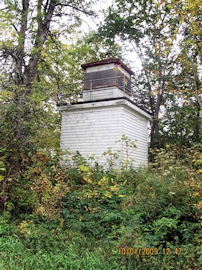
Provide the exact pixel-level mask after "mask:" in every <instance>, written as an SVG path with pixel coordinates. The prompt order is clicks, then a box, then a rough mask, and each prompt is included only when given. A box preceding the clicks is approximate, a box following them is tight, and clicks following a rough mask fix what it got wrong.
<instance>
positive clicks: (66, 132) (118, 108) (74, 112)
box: [61, 100, 149, 168]
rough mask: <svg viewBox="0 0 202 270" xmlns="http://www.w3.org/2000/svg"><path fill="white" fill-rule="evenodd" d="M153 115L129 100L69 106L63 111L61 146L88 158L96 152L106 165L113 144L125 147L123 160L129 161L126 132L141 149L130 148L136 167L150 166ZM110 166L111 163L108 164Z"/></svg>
mask: <svg viewBox="0 0 202 270" xmlns="http://www.w3.org/2000/svg"><path fill="white" fill-rule="evenodd" d="M148 119H149V117H148V116H147V115H145V113H144V112H142V113H141V111H139V109H137V108H136V107H135V106H134V105H132V103H131V102H129V101H125V100H122V101H120V100H119V101H117V100H114V101H112V100H110V101H99V102H97V103H95V102H90V103H82V104H80V105H79V104H75V105H71V106H69V107H68V106H67V107H66V108H63V111H62V128H61V148H62V149H63V150H66V149H67V150H69V151H70V152H72V153H75V152H76V151H79V153H80V154H81V155H82V156H84V157H89V156H91V155H95V157H96V158H97V160H98V161H99V163H100V164H102V165H106V158H109V156H108V157H106V156H103V153H104V152H105V151H107V149H108V148H109V147H110V148H112V151H113V152H116V151H118V150H121V151H120V153H119V156H120V158H119V161H117V164H116V167H117V168H118V167H119V165H118V162H120V161H122V162H124V161H126V149H125V144H124V143H123V142H119V143H117V141H118V140H120V139H121V137H122V136H123V135H126V136H127V137H129V138H130V139H132V140H133V141H135V143H136V145H137V148H135V149H130V150H129V159H130V162H132V163H133V165H134V166H135V167H139V166H142V165H143V166H146V165H147V159H148V134H147V130H148V129H147V123H148ZM106 166H107V165H106Z"/></svg>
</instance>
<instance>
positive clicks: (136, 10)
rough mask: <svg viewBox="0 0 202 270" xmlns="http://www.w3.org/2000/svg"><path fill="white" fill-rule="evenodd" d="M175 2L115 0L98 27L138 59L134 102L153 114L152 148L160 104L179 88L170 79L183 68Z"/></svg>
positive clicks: (179, 5)
mask: <svg viewBox="0 0 202 270" xmlns="http://www.w3.org/2000/svg"><path fill="white" fill-rule="evenodd" d="M178 2H179V1H145V0H137V1H119V0H117V1H115V4H114V6H113V7H111V8H109V10H108V14H107V16H106V19H105V22H104V24H103V25H102V26H101V27H100V30H99V31H100V35H102V36H104V37H106V38H108V39H111V40H112V42H113V41H114V40H115V38H116V36H119V37H120V38H121V40H122V41H123V42H127V43H126V45H127V47H129V46H130V50H131V51H133V52H135V53H136V54H137V55H138V57H139V59H140V61H141V64H142V69H141V70H140V72H139V73H138V72H136V74H135V78H134V84H135V88H136V91H137V94H138V95H137V97H136V102H137V103H138V104H141V105H143V106H144V107H145V108H147V109H149V110H150V111H151V114H152V117H153V121H152V127H151V140H150V147H151V148H155V147H157V146H158V145H159V123H160V113H161V111H160V109H161V106H162V105H163V106H164V105H165V104H166V102H168V103H169V101H168V97H171V96H172V97H173V96H174V97H173V98H175V95H178V92H180V88H179V87H175V89H173V87H171V85H172V82H173V80H178V79H177V78H179V76H181V75H182V74H181V70H182V69H178V67H179V63H180V56H182V57H183V59H185V57H184V53H183V51H182V49H181V47H180V44H179V41H178V39H179V37H180V35H179V34H181V33H182V32H181V28H182V26H183V21H182V19H181V16H179V14H180V12H182V11H181V10H182V9H183V4H184V3H183V1H180V3H178ZM182 13H183V12H182ZM183 14H184V13H183ZM183 36H184V35H183ZM173 90H174V91H173ZM164 110H165V106H164Z"/></svg>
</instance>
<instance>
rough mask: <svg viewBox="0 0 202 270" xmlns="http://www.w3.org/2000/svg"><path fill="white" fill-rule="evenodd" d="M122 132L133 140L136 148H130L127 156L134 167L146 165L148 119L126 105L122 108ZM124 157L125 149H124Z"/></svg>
mask: <svg viewBox="0 0 202 270" xmlns="http://www.w3.org/2000/svg"><path fill="white" fill-rule="evenodd" d="M123 111H124V112H123V133H124V134H126V136H127V137H128V138H130V139H131V140H132V141H134V142H135V144H136V146H137V147H136V148H134V149H133V148H130V150H129V158H130V159H131V160H133V164H134V166H135V167H138V166H147V165H148V119H147V118H145V117H143V116H142V115H140V114H138V113H134V112H133V111H132V110H130V109H129V108H128V107H124V109H123ZM124 156H125V158H126V151H124Z"/></svg>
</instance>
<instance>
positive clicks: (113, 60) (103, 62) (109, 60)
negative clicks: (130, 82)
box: [81, 58, 134, 75]
mask: <svg viewBox="0 0 202 270" xmlns="http://www.w3.org/2000/svg"><path fill="white" fill-rule="evenodd" d="M112 63H114V64H118V65H120V66H121V67H122V68H123V69H125V70H126V71H127V72H128V73H129V74H130V75H133V74H134V72H133V71H132V70H131V69H130V68H129V67H127V66H126V65H125V64H124V63H123V62H122V61H121V60H120V59H118V58H105V59H103V60H100V61H96V62H91V63H87V64H83V65H81V67H82V69H84V70H85V69H86V68H88V67H95V66H101V65H106V64H112Z"/></svg>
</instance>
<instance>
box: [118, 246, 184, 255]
mask: <svg viewBox="0 0 202 270" xmlns="http://www.w3.org/2000/svg"><path fill="white" fill-rule="evenodd" d="M118 250H119V255H124V256H132V255H136V256H137V255H140V256H151V255H152V256H155V255H158V254H163V255H164V256H165V255H166V256H170V255H172V254H173V255H176V256H180V255H181V254H182V249H181V248H175V249H173V250H171V249H170V248H162V250H159V249H158V248H155V247H151V248H149V247H147V248H146V247H145V248H141V247H139V248H138V247H137V248H133V247H129V248H128V247H122V248H121V247H119V248H118Z"/></svg>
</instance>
